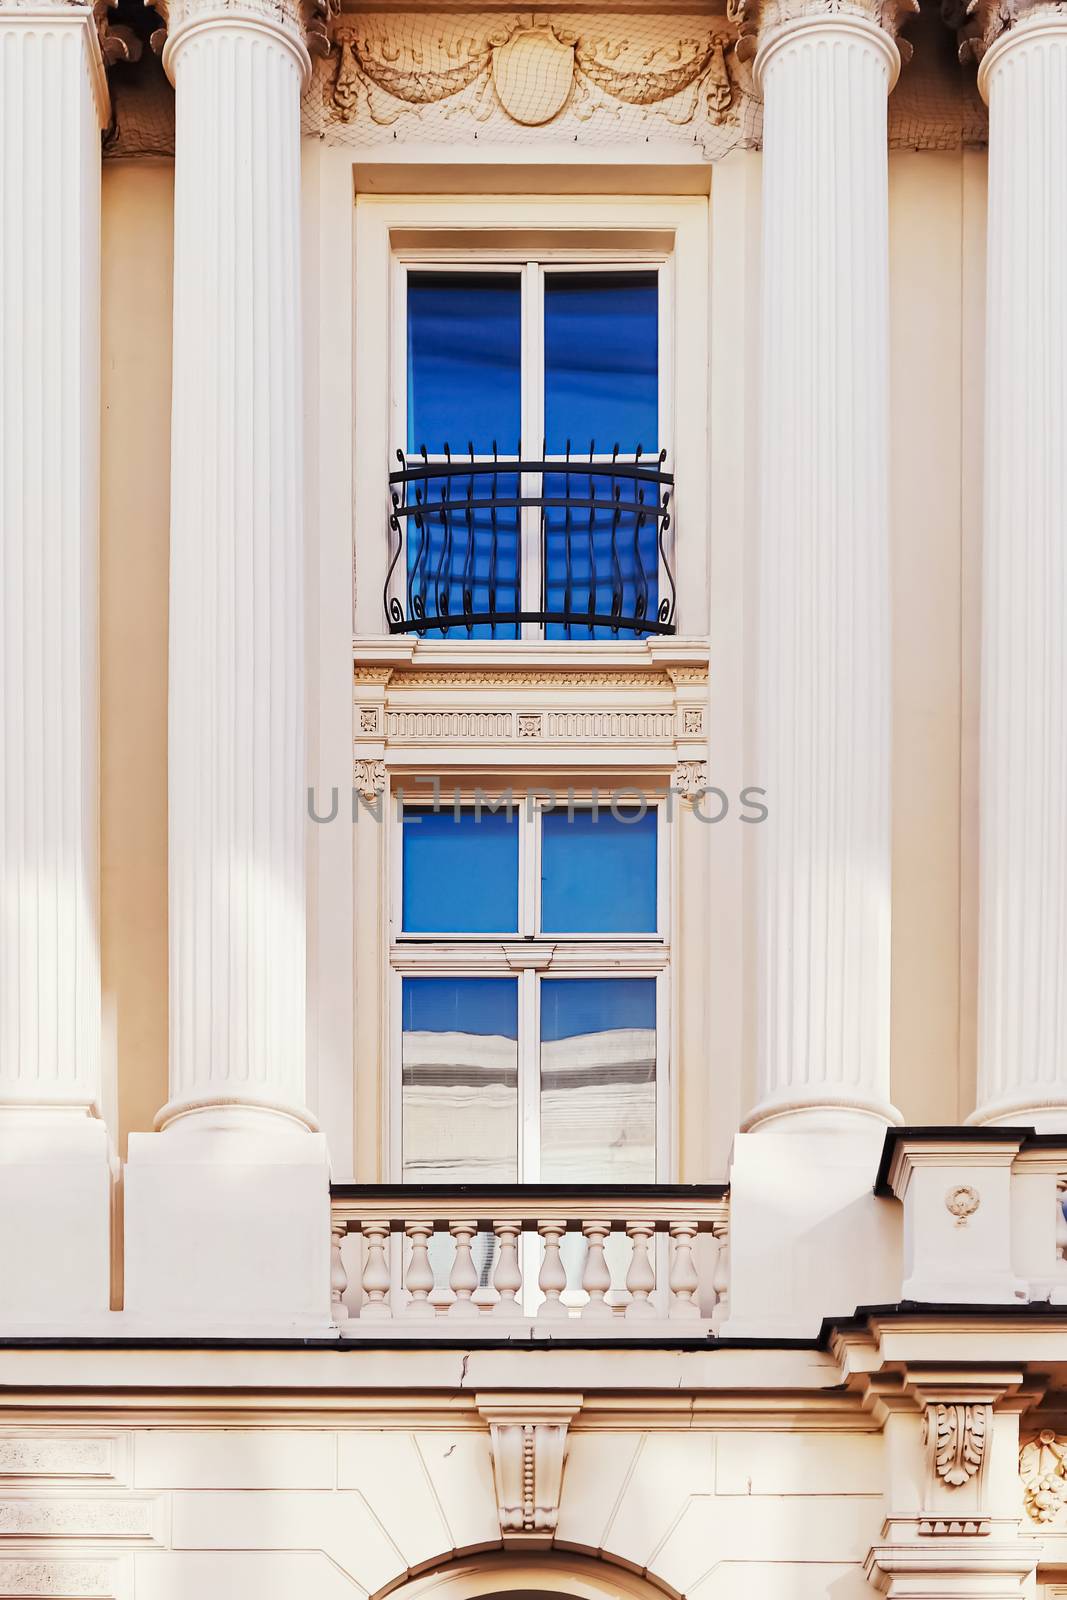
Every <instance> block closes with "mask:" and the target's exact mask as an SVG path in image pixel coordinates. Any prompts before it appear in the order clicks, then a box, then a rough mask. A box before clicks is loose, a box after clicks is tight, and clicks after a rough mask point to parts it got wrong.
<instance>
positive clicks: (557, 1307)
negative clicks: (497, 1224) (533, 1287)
mask: <svg viewBox="0 0 1067 1600" xmlns="http://www.w3.org/2000/svg"><path fill="white" fill-rule="evenodd" d="M537 1231H538V1233H539V1234H540V1235H541V1238H542V1239H543V1240H544V1247H545V1253H544V1259H543V1260H542V1262H541V1271H540V1272H539V1273H538V1275H537V1287H538V1288H539V1289H540V1291H541V1293H542V1294H543V1295H544V1297H545V1298H544V1300H543V1301H542V1302H541V1304H540V1305H539V1306H538V1308H537V1315H538V1317H540V1318H541V1319H543V1320H544V1321H546V1322H548V1321H559V1320H561V1319H562V1318H565V1317H566V1316H567V1315H568V1312H567V1307H566V1306H565V1305H564V1304H563V1302H562V1300H561V1299H560V1296H561V1295H562V1293H563V1291H564V1289H565V1288H566V1287H567V1272H566V1269H565V1267H564V1265H563V1260H562V1257H561V1256H560V1251H559V1245H560V1240H561V1239H562V1238H563V1235H564V1234H565V1233H566V1231H567V1224H566V1223H565V1222H554V1221H546V1222H539V1223H538V1224H537Z"/></svg>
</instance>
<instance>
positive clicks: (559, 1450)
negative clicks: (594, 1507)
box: [475, 1394, 582, 1549]
mask: <svg viewBox="0 0 1067 1600" xmlns="http://www.w3.org/2000/svg"><path fill="white" fill-rule="evenodd" d="M475 1404H476V1405H477V1407H478V1410H479V1412H480V1413H481V1415H482V1416H483V1417H484V1418H485V1420H486V1422H487V1423H488V1424H489V1451H490V1455H491V1457H492V1463H493V1483H494V1486H495V1489H496V1500H497V1514H498V1516H499V1519H500V1537H501V1540H502V1541H503V1544H504V1548H505V1549H531V1548H545V1547H547V1546H548V1545H550V1544H551V1543H552V1540H553V1538H554V1537H555V1532H556V1525H557V1522H558V1520H559V1506H560V1496H561V1494H562V1490H563V1467H564V1463H565V1461H566V1458H567V1429H568V1427H569V1425H570V1423H571V1420H572V1418H573V1417H574V1416H576V1415H577V1413H578V1411H579V1410H580V1409H581V1404H582V1397H581V1395H578V1394H529V1395H516V1394H479V1395H476V1396H475Z"/></svg>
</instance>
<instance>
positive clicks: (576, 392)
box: [545, 271, 659, 455]
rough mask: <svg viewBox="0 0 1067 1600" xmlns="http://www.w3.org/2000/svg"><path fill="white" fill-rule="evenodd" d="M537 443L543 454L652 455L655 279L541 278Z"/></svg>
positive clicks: (614, 275) (605, 275)
mask: <svg viewBox="0 0 1067 1600" xmlns="http://www.w3.org/2000/svg"><path fill="white" fill-rule="evenodd" d="M545 436H546V440H547V447H548V453H549V455H562V454H563V453H564V452H565V450H566V449H567V441H568V440H570V442H571V447H572V449H573V450H574V451H575V453H580V452H584V451H587V450H588V449H589V441H590V440H591V439H595V441H596V448H597V451H598V452H600V453H601V454H607V455H610V454H611V451H612V449H613V448H614V446H615V445H616V444H618V445H619V447H620V449H621V451H622V453H623V454H624V455H632V454H633V452H634V450H635V449H636V448H637V446H638V445H641V446H642V448H643V450H644V452H645V454H646V455H648V454H652V455H654V454H655V453H656V451H657V450H658V449H659V290H658V279H657V274H656V273H655V272H649V271H644V272H548V273H546V274H545Z"/></svg>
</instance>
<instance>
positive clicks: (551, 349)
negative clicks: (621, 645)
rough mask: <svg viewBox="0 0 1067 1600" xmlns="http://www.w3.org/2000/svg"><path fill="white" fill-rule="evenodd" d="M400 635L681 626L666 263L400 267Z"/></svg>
mask: <svg viewBox="0 0 1067 1600" xmlns="http://www.w3.org/2000/svg"><path fill="white" fill-rule="evenodd" d="M398 271H399V285H400V288H399V301H400V307H401V309H400V313H399V320H400V328H399V330H398V334H399V340H400V343H401V345H402V348H403V352H404V360H403V363H402V364H400V365H398V368H397V376H396V384H395V387H396V390H397V393H396V394H395V397H394V427H393V432H394V438H395V445H394V457H393V459H394V461H396V460H397V459H399V461H400V466H399V468H394V470H393V472H392V474H391V494H392V504H393V516H392V525H393V529H394V532H395V535H396V540H397V542H396V548H395V552H394V559H393V565H392V568H391V571H390V576H389V581H388V585H387V595H386V604H387V611H388V615H389V620H390V627H391V628H392V629H393V631H407V632H412V631H414V632H419V633H423V634H429V635H430V636H438V637H446V638H447V637H451V638H462V637H468V638H477V639H482V638H499V639H517V638H534V637H546V638H550V639H569V638H586V639H591V638H592V639H606V638H613V637H615V638H617V637H620V636H623V637H629V638H633V637H643V636H645V635H647V634H649V633H655V632H660V633H663V632H671V631H672V630H673V610H674V595H673V578H672V577H671V576H670V567H669V563H668V560H667V553H668V543H669V541H668V532H669V528H670V509H669V506H670V491H671V486H672V484H673V476H672V473H671V471H670V468H669V441H668V431H669V430H668V419H667V415H666V399H665V397H666V394H667V385H666V383H665V381H664V374H663V365H664V361H663V354H664V349H665V345H666V341H665V339H664V332H663V325H664V306H665V278H666V272H665V266H664V264H663V263H662V262H655V263H650V262H647V261H646V262H631V263H612V264H610V265H608V264H605V263H602V262H584V263H579V262H569V263H568V262H565V261H561V262H558V263H557V262H525V263H520V262H513V263H508V262H498V263H496V264H492V263H488V264H482V265H479V266H477V267H474V266H470V265H454V264H453V265H442V264H436V263H430V262H427V263H425V264H422V263H420V262H417V261H415V262H408V263H405V264H403V265H402V266H400V267H399V268H398Z"/></svg>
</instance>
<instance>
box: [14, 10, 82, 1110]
mask: <svg viewBox="0 0 1067 1600" xmlns="http://www.w3.org/2000/svg"><path fill="white" fill-rule="evenodd" d="M106 107H107V90H106V86H105V83H104V73H103V64H102V62H101V60H100V52H99V48H98V45H97V41H96V33H95V28H94V25H93V20H92V14H91V11H90V9H89V8H88V7H87V6H86V7H82V6H78V5H75V6H62V7H59V6H57V7H55V8H54V9H49V8H46V7H44V6H42V7H41V8H39V9H30V10H16V9H14V8H10V9H8V8H6V7H5V6H4V4H3V3H2V0H0V329H2V334H0V350H2V352H3V355H2V359H0V722H2V726H3V736H2V738H0V917H2V920H0V1108H2V1107H4V1106H10V1105H22V1106H34V1105H37V1106H40V1105H50V1106H60V1105H68V1106H77V1107H81V1108H83V1110H84V1109H86V1108H90V1107H96V1106H97V1105H98V1101H99V1095H100V950H99V884H98V879H99V869H98V832H99V829H98V765H99V763H98V748H99V695H98V671H97V661H98V641H97V611H98V606H97V571H98V560H97V550H98V532H99V528H98V524H99V439H100V432H99V403H100V350H99V345H100V127H101V120H102V118H103V119H104V120H106V115H107V111H106Z"/></svg>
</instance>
